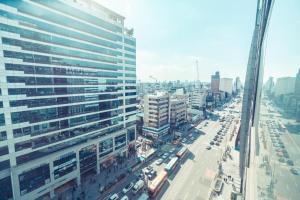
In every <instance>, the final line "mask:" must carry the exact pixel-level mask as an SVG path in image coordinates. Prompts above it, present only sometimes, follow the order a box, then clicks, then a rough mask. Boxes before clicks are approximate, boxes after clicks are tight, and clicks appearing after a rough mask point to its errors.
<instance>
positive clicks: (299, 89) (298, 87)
mask: <svg viewBox="0 0 300 200" xmlns="http://www.w3.org/2000/svg"><path fill="white" fill-rule="evenodd" d="M295 95H297V96H300V69H298V73H297V76H296V82H295Z"/></svg>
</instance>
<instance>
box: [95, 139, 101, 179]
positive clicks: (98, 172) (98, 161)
mask: <svg viewBox="0 0 300 200" xmlns="http://www.w3.org/2000/svg"><path fill="white" fill-rule="evenodd" d="M96 156H97V174H100V159H99V142H97V144H96Z"/></svg>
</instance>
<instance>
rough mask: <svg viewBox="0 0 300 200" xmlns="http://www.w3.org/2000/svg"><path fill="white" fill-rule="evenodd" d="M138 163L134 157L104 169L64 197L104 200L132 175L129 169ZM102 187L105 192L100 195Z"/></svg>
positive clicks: (90, 176)
mask: <svg viewBox="0 0 300 200" xmlns="http://www.w3.org/2000/svg"><path fill="white" fill-rule="evenodd" d="M135 163H136V156H132V157H130V158H127V159H125V160H123V161H120V162H118V163H117V164H116V165H112V166H110V167H109V168H107V169H103V170H102V171H100V173H99V174H96V175H89V176H88V177H86V178H85V179H86V181H85V182H83V183H82V184H81V185H80V186H79V187H77V188H76V189H75V188H74V189H73V190H72V189H71V190H69V191H67V192H68V194H67V195H65V196H64V199H66V200H80V199H81V200H84V199H88V200H89V199H104V198H105V197H107V196H108V195H109V194H110V193H111V191H112V190H113V189H115V188H116V187H118V186H119V185H120V184H121V183H122V182H124V181H125V180H126V178H128V176H130V175H132V173H131V174H130V173H129V172H128V169H131V167H132V166H133V165H134V164H135ZM100 187H101V188H102V189H104V188H105V189H104V190H103V192H102V193H100Z"/></svg>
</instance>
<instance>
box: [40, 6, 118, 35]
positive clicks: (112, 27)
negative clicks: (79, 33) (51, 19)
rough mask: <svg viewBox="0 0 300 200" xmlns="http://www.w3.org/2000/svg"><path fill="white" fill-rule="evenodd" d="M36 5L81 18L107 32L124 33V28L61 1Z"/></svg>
mask: <svg viewBox="0 0 300 200" xmlns="http://www.w3.org/2000/svg"><path fill="white" fill-rule="evenodd" d="M35 2H36V3H39V4H42V5H45V6H47V7H50V8H52V9H55V10H59V11H61V12H63V13H66V14H68V15H70V16H73V17H75V18H79V19H81V20H84V21H87V22H89V23H92V24H94V25H98V26H100V27H102V28H105V29H107V30H110V31H113V32H118V33H122V28H121V27H119V26H117V25H114V24H112V23H109V22H106V21H104V20H103V19H100V18H98V17H95V16H93V15H91V14H89V13H85V12H83V11H82V10H79V9H77V8H75V7H71V6H70V5H68V4H65V3H63V2H60V1H57V2H56V1H35Z"/></svg>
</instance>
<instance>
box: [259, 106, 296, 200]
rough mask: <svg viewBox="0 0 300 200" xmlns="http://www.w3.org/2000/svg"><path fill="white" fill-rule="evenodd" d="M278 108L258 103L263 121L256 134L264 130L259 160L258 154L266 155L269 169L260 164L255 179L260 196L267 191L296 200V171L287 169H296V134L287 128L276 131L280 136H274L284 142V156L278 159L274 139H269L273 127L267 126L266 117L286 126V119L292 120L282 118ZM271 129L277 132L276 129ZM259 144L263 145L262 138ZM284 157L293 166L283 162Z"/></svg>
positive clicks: (267, 120)
mask: <svg viewBox="0 0 300 200" xmlns="http://www.w3.org/2000/svg"><path fill="white" fill-rule="evenodd" d="M270 109H271V110H272V112H271V113H272V114H270V112H269V111H270ZM278 110H279V109H278V108H276V107H274V106H266V105H263V104H262V106H261V119H260V120H261V121H262V122H263V124H264V125H263V126H262V127H261V129H260V137H263V136H262V134H264V137H265V139H266V147H267V148H266V149H265V148H261V149H262V153H261V158H260V160H263V158H262V157H263V156H264V155H269V160H270V173H269V174H268V175H266V172H265V171H264V168H260V169H259V171H258V173H259V175H258V182H259V187H260V188H261V196H262V198H264V196H267V195H268V196H273V197H276V198H277V199H291V200H296V199H299V196H298V195H297V193H298V191H299V188H300V179H299V175H295V174H292V173H291V169H292V168H294V169H298V170H299V163H300V162H299V161H300V156H299V151H300V148H299V146H300V145H299V144H300V143H299V141H300V136H299V135H297V134H292V133H290V132H289V130H288V129H286V130H284V131H279V133H280V137H279V138H280V139H277V140H281V141H282V143H283V145H284V149H283V151H284V150H285V151H286V152H287V154H288V159H286V158H283V159H282V162H280V161H279V159H281V156H280V155H281V154H280V153H278V151H279V150H278V148H276V147H275V146H274V141H272V138H271V135H272V134H273V133H272V132H274V129H270V127H271V128H272V126H270V125H269V126H268V123H270V121H274V122H275V123H277V122H282V124H283V125H285V126H286V125H287V124H289V123H293V121H294V120H291V119H288V118H284V117H283V116H282V114H281V113H279V112H278ZM294 123H295V122H294ZM275 132H277V131H276V129H275ZM273 140H274V139H273ZM272 143H273V144H272ZM275 143H276V142H275ZM261 146H262V147H263V143H262V140H261ZM287 160H291V161H292V162H293V165H294V166H290V165H288V164H287V163H286V162H287Z"/></svg>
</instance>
